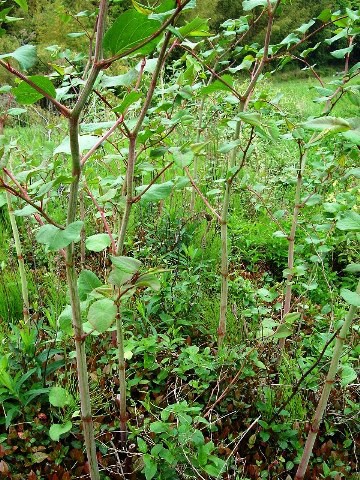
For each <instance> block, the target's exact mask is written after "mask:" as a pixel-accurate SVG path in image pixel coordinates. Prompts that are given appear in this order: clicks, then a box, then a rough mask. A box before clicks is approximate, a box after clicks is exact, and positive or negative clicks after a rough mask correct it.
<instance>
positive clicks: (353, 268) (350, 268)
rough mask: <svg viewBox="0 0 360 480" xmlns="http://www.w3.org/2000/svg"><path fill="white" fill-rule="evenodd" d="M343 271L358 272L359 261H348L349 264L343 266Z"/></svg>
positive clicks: (359, 269) (359, 268)
mask: <svg viewBox="0 0 360 480" xmlns="http://www.w3.org/2000/svg"><path fill="white" fill-rule="evenodd" d="M344 272H349V273H358V272H360V263H350V264H349V265H347V267H346V268H344Z"/></svg>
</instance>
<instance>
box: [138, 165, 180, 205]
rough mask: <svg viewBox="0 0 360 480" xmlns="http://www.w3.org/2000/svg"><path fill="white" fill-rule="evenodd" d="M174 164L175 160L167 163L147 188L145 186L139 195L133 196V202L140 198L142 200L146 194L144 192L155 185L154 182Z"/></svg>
mask: <svg viewBox="0 0 360 480" xmlns="http://www.w3.org/2000/svg"><path fill="white" fill-rule="evenodd" d="M173 164H174V162H170V163H169V164H168V165H166V166H165V167H164V168H163V169H162V170H161V171H160V172H159V173H158V174H157V175H156V177H155V178H154V179H153V180H152V181H151V182H150V183H149V185H147V186H146V188H144V190H143V191H142V192H141V193H139V195H137V196H136V197H133V198H132V203H137V202H138V201H139V200H141V197H142V196H143V195H144V193H146V192H147V191H148V190H149V188H150V187H152V186H153V185H154V183H156V181H157V180H158V179H159V178H160V177H161V175H162V174H163V173H164V172H166V170H167V169H168V168H170V167H171V166H172V165H173Z"/></svg>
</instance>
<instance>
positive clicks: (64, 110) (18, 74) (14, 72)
mask: <svg viewBox="0 0 360 480" xmlns="http://www.w3.org/2000/svg"><path fill="white" fill-rule="evenodd" d="M0 65H1V66H2V67H4V68H5V69H6V70H7V71H8V72H10V73H11V74H12V75H15V77H18V78H20V80H23V81H24V82H25V83H27V84H28V85H29V86H30V87H31V88H33V89H34V90H36V91H37V92H39V93H40V94H41V95H43V96H44V97H45V98H47V99H48V100H49V102H51V103H52V104H53V105H54V106H55V107H56V108H57V109H58V110H59V112H60V113H61V114H62V115H64V117H66V118H69V117H70V114H71V112H70V110H69V109H68V108H66V107H65V105H63V104H62V103H60V102H58V101H57V100H56V98H54V97H52V96H51V95H49V94H48V93H47V92H45V90H43V89H42V88H41V87H39V86H38V85H36V83H34V82H33V81H32V80H30V79H29V78H27V76H26V75H24V74H23V73H21V72H19V71H18V70H16V68H14V67H12V66H11V65H10V63H7V62H4V60H0Z"/></svg>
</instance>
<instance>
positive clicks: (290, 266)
mask: <svg viewBox="0 0 360 480" xmlns="http://www.w3.org/2000/svg"><path fill="white" fill-rule="evenodd" d="M305 163H306V155H303V154H302V153H300V164H299V168H298V173H297V179H296V190H295V203H294V210H293V217H292V221H291V229H290V235H289V236H288V242H289V246H288V264H287V268H288V273H287V275H286V287H285V297H284V308H283V318H284V317H285V315H287V314H288V313H289V312H290V309H291V297H292V285H293V278H294V271H293V270H294V252H295V236H296V230H297V225H298V218H299V213H300V210H301V207H302V205H301V202H300V197H301V188H302V183H303V173H304V169H305ZM284 346H285V338H280V339H279V351H280V352H281V350H282V349H283V348H284Z"/></svg>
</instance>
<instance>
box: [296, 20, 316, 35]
mask: <svg viewBox="0 0 360 480" xmlns="http://www.w3.org/2000/svg"><path fill="white" fill-rule="evenodd" d="M314 23H315V20H310V21H309V22H307V23H303V24H302V25H301V26H300V27H299V28H298V29H297V30H296V31H297V32H300V33H305V32H307V31H308V30H309V28H310V27H312V26H313V25H314Z"/></svg>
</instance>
